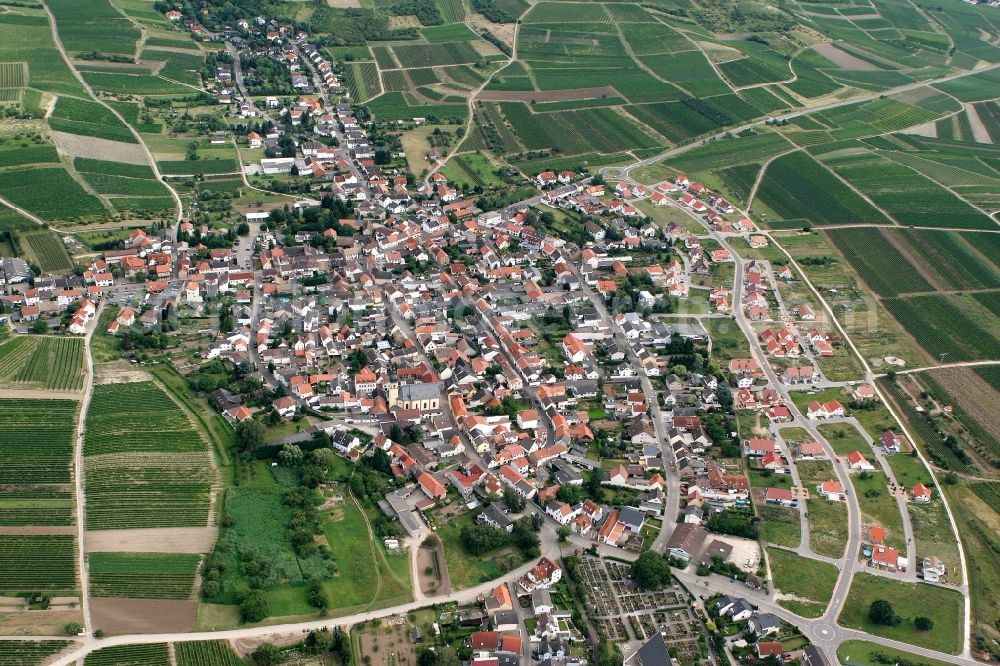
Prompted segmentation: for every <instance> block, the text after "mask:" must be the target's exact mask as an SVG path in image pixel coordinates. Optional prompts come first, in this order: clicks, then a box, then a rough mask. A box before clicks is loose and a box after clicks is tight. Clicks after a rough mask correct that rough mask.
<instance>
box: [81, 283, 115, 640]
mask: <svg viewBox="0 0 1000 666" xmlns="http://www.w3.org/2000/svg"><path fill="white" fill-rule="evenodd" d="M106 303H107V300H104V299H102V300H101V302H100V304H99V305H98V306H97V312H96V313H94V321H93V323H92V324H91V326H90V330H89V331H87V335H85V336H84V337H83V358H84V360H85V361H86V362H87V369H86V378H85V380H84V386H83V400H82V401H81V402H80V415H79V417H77V422H76V443H75V446H74V447H73V469H74V471H75V473H74V474H73V491H74V496H75V497H76V502H75V505H76V552H77V568H78V569H79V571H80V609H81V610H82V611H83V627H84V630H85V631H86V633H87V634H88V635H90V634H92V633H93V631H94V626H93V621H92V619H91V615H90V572H89V571H88V569H87V552H86V550H85V549H84V546H83V545H84V536H85V534H86V524H85V519H86V497H85V496H84V491H83V474H84V469H83V441H84V437H85V436H86V434H87V409H88V408H89V407H90V398H91V397H92V396H93V394H94V359H93V357H92V356H91V354H90V340H91V338H93V337H94V331H96V330H97V326H98V322H100V320H101V312H103V311H104V306H105V304H106Z"/></svg>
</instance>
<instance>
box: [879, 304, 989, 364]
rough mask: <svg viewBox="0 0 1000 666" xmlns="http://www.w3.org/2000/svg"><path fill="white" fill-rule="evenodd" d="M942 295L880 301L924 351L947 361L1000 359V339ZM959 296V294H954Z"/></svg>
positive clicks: (959, 306) (963, 307)
mask: <svg viewBox="0 0 1000 666" xmlns="http://www.w3.org/2000/svg"><path fill="white" fill-rule="evenodd" d="M952 298H953V297H951V296H945V295H927V296H913V297H910V298H887V299H885V300H883V301H882V302H883V304H884V305H885V306H886V307H887V308H888V309H889V312H891V313H892V316H893V317H895V318H896V321H898V322H899V323H900V324H902V326H903V328H905V329H906V330H907V331H908V332H909V333H910V335H912V336H913V337H914V338H915V339H916V340H917V342H918V343H919V344H920V346H921V347H923V348H924V349H925V350H926V351H927V353H929V354H931V355H932V356H936V357H940V356H941V355H942V354H944V355H946V356H947V359H948V360H949V361H951V362H955V361H975V360H980V359H1000V339H998V338H997V337H996V336H995V335H993V334H992V333H990V332H989V331H987V330H986V329H984V328H983V327H982V326H980V325H979V323H977V322H976V321H974V320H973V319H972V317H970V316H969V315H968V307H967V306H964V305H961V304H959V303H956V302H954V301H953V300H952ZM954 298H955V299H960V297H954Z"/></svg>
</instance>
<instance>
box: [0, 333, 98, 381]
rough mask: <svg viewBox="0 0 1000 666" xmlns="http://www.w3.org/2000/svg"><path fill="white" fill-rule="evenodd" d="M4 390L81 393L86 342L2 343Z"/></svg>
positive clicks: (33, 339)
mask: <svg viewBox="0 0 1000 666" xmlns="http://www.w3.org/2000/svg"><path fill="white" fill-rule="evenodd" d="M0 388H5V389H52V390H55V391H79V390H80V389H81V388H83V340H81V339H80V338H56V337H47V336H45V337H43V336H21V335H19V336H16V337H12V338H9V339H7V340H5V341H3V342H2V343H0Z"/></svg>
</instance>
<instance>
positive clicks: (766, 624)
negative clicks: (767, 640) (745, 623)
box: [750, 613, 781, 634]
mask: <svg viewBox="0 0 1000 666" xmlns="http://www.w3.org/2000/svg"><path fill="white" fill-rule="evenodd" d="M750 626H752V627H753V630H754V633H756V634H762V633H764V632H765V631H767V630H768V629H778V628H780V627H781V619H780V618H778V616H777V615H774V614H773V613H760V614H759V615H757V616H756V617H754V618H752V619H751V620H750Z"/></svg>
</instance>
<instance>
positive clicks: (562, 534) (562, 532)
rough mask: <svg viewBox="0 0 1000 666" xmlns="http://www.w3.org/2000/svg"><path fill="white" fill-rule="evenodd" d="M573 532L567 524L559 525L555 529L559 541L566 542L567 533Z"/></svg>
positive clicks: (567, 538)
mask: <svg viewBox="0 0 1000 666" xmlns="http://www.w3.org/2000/svg"><path fill="white" fill-rule="evenodd" d="M572 533H573V530H571V529H570V528H569V525H560V526H559V529H557V530H556V534H557V535H558V536H559V543H566V541H568V540H569V535H570V534H572Z"/></svg>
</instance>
